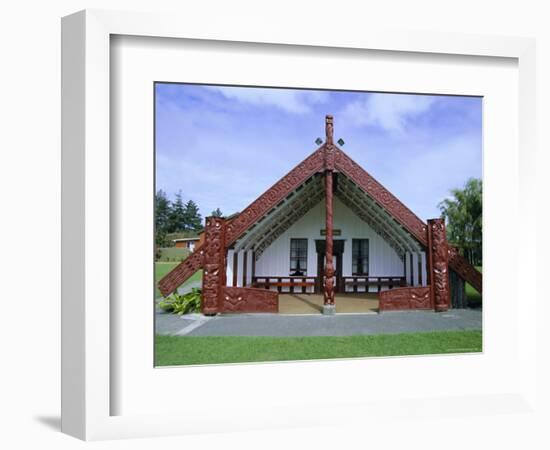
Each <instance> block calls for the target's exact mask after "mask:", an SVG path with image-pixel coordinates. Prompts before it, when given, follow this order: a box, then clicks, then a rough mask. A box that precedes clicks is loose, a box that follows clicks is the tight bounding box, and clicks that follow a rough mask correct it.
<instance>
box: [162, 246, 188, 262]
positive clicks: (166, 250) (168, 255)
mask: <svg viewBox="0 0 550 450" xmlns="http://www.w3.org/2000/svg"><path fill="white" fill-rule="evenodd" d="M158 253H159V255H158V258H157V261H162V262H180V261H183V260H184V259H185V258H187V256H189V253H191V252H190V251H189V250H188V249H186V248H180V247H161V248H159V249H158Z"/></svg>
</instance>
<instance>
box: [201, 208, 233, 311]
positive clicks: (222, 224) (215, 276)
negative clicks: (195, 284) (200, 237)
mask: <svg viewBox="0 0 550 450" xmlns="http://www.w3.org/2000/svg"><path fill="white" fill-rule="evenodd" d="M225 236H226V221H225V219H223V218H221V217H207V218H206V227H205V229H204V255H203V258H204V265H203V267H204V272H203V274H202V312H203V314H207V315H211V314H216V313H218V312H221V310H222V306H223V290H224V287H225V285H226V251H227V250H226V247H225Z"/></svg>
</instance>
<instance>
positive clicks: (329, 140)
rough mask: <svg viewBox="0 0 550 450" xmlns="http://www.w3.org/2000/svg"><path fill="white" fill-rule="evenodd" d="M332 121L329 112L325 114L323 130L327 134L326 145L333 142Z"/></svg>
mask: <svg viewBox="0 0 550 450" xmlns="http://www.w3.org/2000/svg"><path fill="white" fill-rule="evenodd" d="M333 131H334V123H333V118H332V116H331V115H330V114H327V116H326V118H325V132H326V135H327V145H332V144H333V138H334V133H333Z"/></svg>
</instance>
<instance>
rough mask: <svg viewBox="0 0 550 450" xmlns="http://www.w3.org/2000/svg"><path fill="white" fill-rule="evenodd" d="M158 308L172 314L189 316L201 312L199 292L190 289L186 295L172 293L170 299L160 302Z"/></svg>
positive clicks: (196, 289)
mask: <svg viewBox="0 0 550 450" xmlns="http://www.w3.org/2000/svg"><path fill="white" fill-rule="evenodd" d="M159 307H160V308H162V309H163V310H164V311H167V312H171V313H172V314H178V315H180V316H181V315H182V314H189V313H193V312H200V310H201V290H200V289H199V288H192V289H191V292H188V293H187V294H178V293H177V292H174V293H173V294H172V295H171V296H170V297H168V298H166V299H164V300H161V301H160V302H159Z"/></svg>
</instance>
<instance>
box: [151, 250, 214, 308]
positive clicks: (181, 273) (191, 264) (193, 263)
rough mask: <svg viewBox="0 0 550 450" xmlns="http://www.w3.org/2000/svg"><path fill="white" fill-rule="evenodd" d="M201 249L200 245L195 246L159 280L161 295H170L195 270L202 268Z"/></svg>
mask: <svg viewBox="0 0 550 450" xmlns="http://www.w3.org/2000/svg"><path fill="white" fill-rule="evenodd" d="M203 251H204V250H203V246H202V245H201V246H199V247H197V248H195V251H194V252H193V253H191V254H190V255H189V256H188V257H187V258H185V259H184V260H183V261H182V262H181V263H180V264H178V265H177V266H176V267H175V268H174V269H173V270H171V271H170V272H169V273H168V274H167V275H166V276H165V277H164V278H162V280H160V282H159V284H158V286H159V290H160V292H161V294H162V295H164V296H165V297H166V296H168V295H170V294H171V293H172V292H174V291H175V290H176V289H177V288H178V287H179V286H181V285H182V284H183V283H184V282H185V281H186V280H187V279H188V278H189V277H190V276H192V275H193V274H194V273H195V272H196V271H197V270H199V269H201V268H202V265H203V256H204V255H203Z"/></svg>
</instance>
